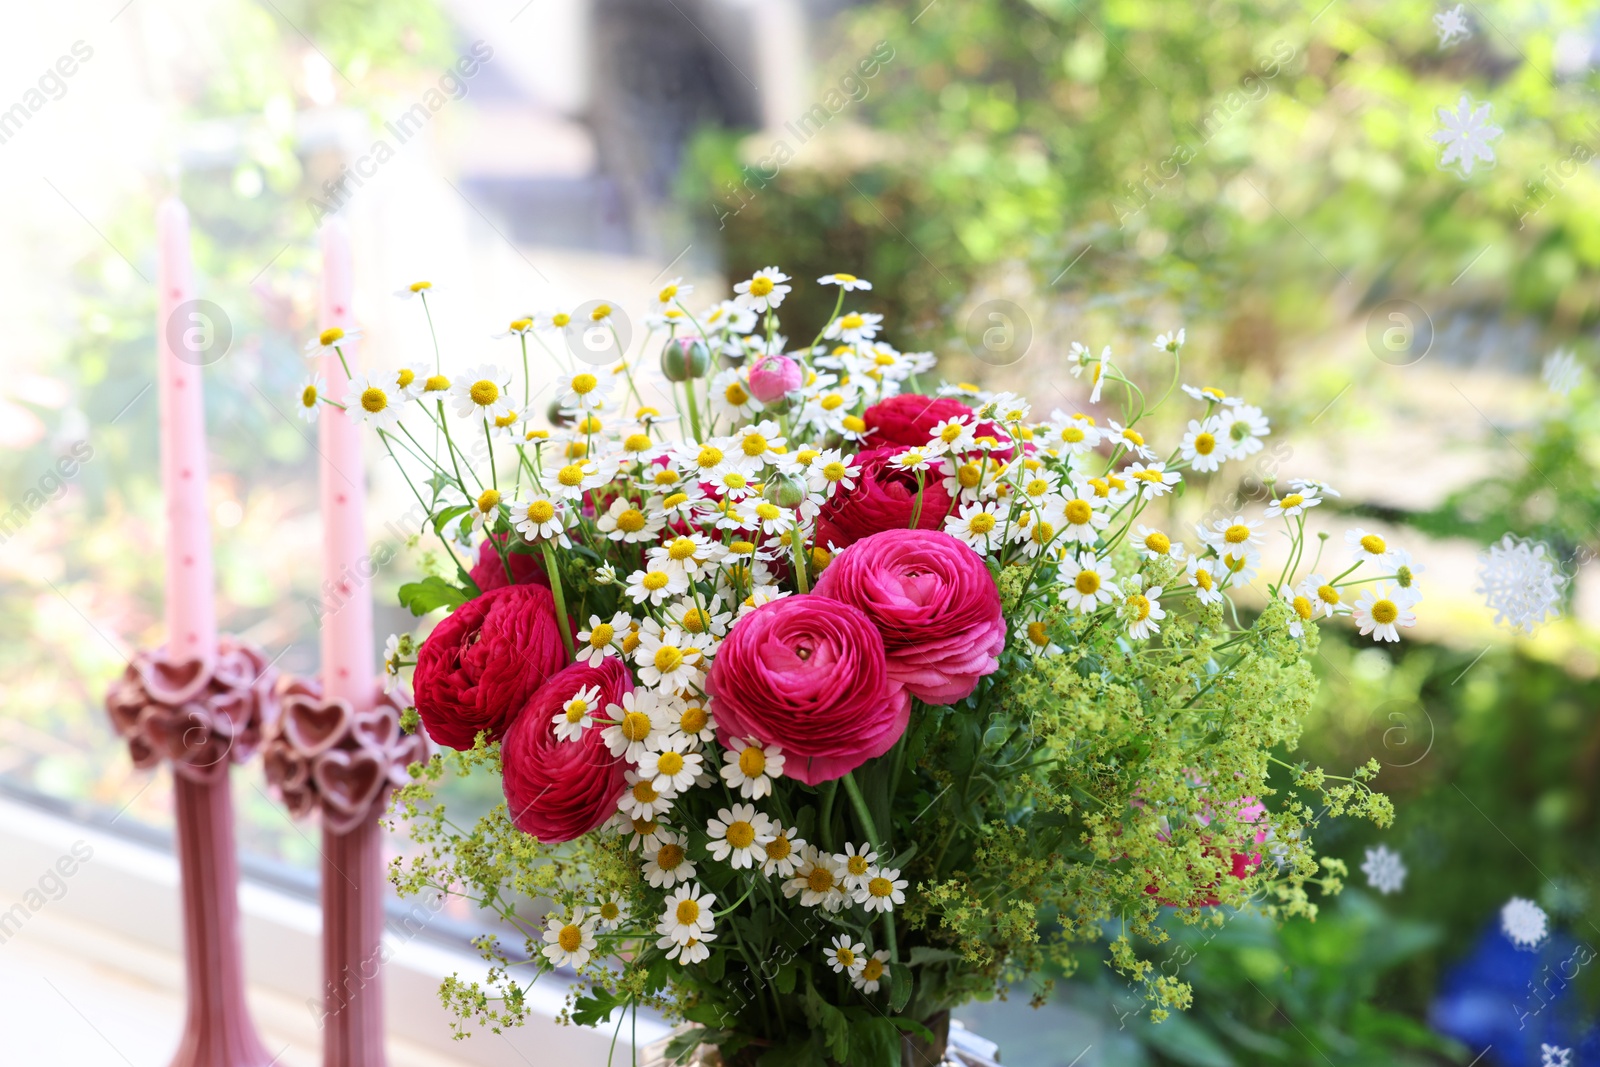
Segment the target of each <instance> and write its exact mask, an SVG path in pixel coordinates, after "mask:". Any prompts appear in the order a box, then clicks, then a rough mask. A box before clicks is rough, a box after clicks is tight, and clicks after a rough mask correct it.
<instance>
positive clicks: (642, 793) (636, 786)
mask: <svg viewBox="0 0 1600 1067" xmlns="http://www.w3.org/2000/svg"><path fill="white" fill-rule="evenodd" d="M633 799H635V800H637V801H638V802H639V803H641V804H654V803H655V802H656V800H657V799H658V797H657V795H656V789H655V786H653V785H651V784H650V783H649V782H648V781H646V780H644V779H643V778H641V779H639V781H637V782H635V783H633Z"/></svg>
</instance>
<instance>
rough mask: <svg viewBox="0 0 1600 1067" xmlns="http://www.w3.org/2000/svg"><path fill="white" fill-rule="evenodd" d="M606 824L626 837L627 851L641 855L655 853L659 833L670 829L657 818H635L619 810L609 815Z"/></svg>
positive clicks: (658, 846) (658, 842)
mask: <svg viewBox="0 0 1600 1067" xmlns="http://www.w3.org/2000/svg"><path fill="white" fill-rule="evenodd" d="M606 826H608V827H610V828H611V829H613V830H615V831H616V832H617V833H619V834H621V835H622V836H623V837H626V838H627V839H628V851H629V852H637V853H639V854H640V856H641V857H650V856H653V855H655V853H656V850H657V849H659V848H660V847H661V835H662V834H664V833H671V829H670V828H669V827H668V826H667V825H666V824H664V823H662V822H660V821H659V820H657V819H635V818H632V817H631V816H628V815H624V814H623V813H622V812H620V811H619V812H616V813H615V814H613V815H612V816H611V819H610V821H608V822H607V823H606Z"/></svg>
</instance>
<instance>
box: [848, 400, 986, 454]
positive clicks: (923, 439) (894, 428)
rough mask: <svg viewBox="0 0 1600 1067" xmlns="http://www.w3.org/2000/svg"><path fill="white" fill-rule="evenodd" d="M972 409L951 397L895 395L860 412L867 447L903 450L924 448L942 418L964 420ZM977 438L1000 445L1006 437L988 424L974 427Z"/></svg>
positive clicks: (969, 415)
mask: <svg viewBox="0 0 1600 1067" xmlns="http://www.w3.org/2000/svg"><path fill="white" fill-rule="evenodd" d="M971 416H972V409H971V408H969V407H967V405H965V404H963V403H962V402H961V401H959V400H957V399H956V398H955V397H953V396H923V395H922V394H921V393H897V394H895V395H894V396H891V397H886V398H884V399H883V400H880V401H878V402H877V403H876V404H873V405H872V406H871V407H869V408H867V410H865V411H863V412H862V413H861V421H862V422H865V423H866V424H867V429H868V430H869V431H872V435H871V436H870V437H868V438H867V444H869V445H871V446H872V447H874V448H888V447H890V446H893V447H895V448H896V449H900V450H904V449H907V448H912V447H914V446H917V445H925V444H927V443H928V439H929V438H930V437H932V436H933V428H934V427H935V426H937V425H939V424H940V423H941V422H943V421H945V420H946V419H965V418H970V417H971ZM978 434H979V436H989V437H993V438H994V439H995V440H997V441H1000V442H1001V443H1002V444H1004V443H1005V441H1006V440H1007V438H1006V435H1005V434H1004V433H1001V432H1000V430H999V428H998V427H996V426H995V424H994V423H992V422H984V423H979V424H978Z"/></svg>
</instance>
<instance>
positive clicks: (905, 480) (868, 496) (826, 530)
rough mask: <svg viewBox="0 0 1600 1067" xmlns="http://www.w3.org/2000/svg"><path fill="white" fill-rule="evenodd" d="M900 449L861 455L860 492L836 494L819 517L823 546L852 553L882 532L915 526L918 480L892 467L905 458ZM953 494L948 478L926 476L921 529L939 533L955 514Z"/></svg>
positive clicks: (930, 473) (819, 539) (873, 450)
mask: <svg viewBox="0 0 1600 1067" xmlns="http://www.w3.org/2000/svg"><path fill="white" fill-rule="evenodd" d="M903 451H904V449H903V448H901V447H899V446H894V447H890V448H871V449H867V450H866V451H864V452H861V453H859V454H857V456H856V466H857V468H858V470H859V471H860V473H859V474H857V476H856V487H855V488H854V489H851V490H850V491H849V492H846V493H836V494H834V496H833V498H832V499H831V500H829V501H828V502H827V503H826V504H824V505H823V506H822V513H821V514H820V515H818V516H817V538H816V540H817V544H819V545H821V546H823V547H824V548H826V547H828V546H829V545H836V546H838V547H840V548H846V547H848V546H850V545H852V544H855V542H857V541H859V540H861V539H862V538H863V537H867V536H869V535H871V534H875V533H878V532H879V531H882V530H904V529H905V528H906V527H908V526H910V525H911V516H912V514H913V513H915V512H916V508H917V476H916V474H915V473H914V472H912V471H908V470H906V469H905V468H903V467H898V466H896V465H895V464H893V463H891V462H889V461H890V459H891V457H893V456H895V455H897V454H899V453H900V452H903ZM950 506H951V500H950V494H949V493H948V492H946V491H945V487H944V476H943V475H941V474H939V473H938V472H937V471H934V470H930V471H926V472H924V474H923V486H922V511H921V513H920V514H918V515H917V528H918V529H922V530H937V529H939V527H941V526H943V525H944V518H945V514H946V513H947V512H949V511H950Z"/></svg>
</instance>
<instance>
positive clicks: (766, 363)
mask: <svg viewBox="0 0 1600 1067" xmlns="http://www.w3.org/2000/svg"><path fill="white" fill-rule="evenodd" d="M804 379H805V372H804V371H803V370H802V369H801V367H800V364H799V363H796V362H795V361H794V360H792V359H790V358H789V357H788V356H784V355H777V354H774V355H770V356H762V357H761V358H760V359H758V360H756V361H755V363H754V364H752V365H751V367H750V395H751V396H753V397H755V398H756V399H757V400H759V401H761V402H762V403H763V404H770V403H772V402H773V401H775V400H782V399H783V398H784V397H786V396H788V395H789V394H790V393H792V392H794V391H795V390H796V389H798V388H800V384H801V382H802V381H804Z"/></svg>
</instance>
